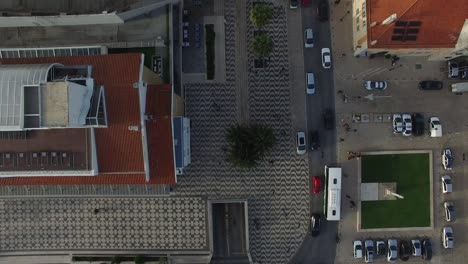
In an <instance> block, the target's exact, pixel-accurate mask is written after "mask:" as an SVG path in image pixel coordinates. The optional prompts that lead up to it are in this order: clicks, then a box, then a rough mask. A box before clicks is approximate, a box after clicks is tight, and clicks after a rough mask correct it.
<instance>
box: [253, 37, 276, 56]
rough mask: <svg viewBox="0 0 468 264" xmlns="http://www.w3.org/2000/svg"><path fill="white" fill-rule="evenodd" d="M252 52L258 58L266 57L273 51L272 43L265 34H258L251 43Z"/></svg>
mask: <svg viewBox="0 0 468 264" xmlns="http://www.w3.org/2000/svg"><path fill="white" fill-rule="evenodd" d="M253 50H254V52H255V53H256V54H257V55H258V56H259V57H261V58H263V57H267V56H268V55H269V54H270V53H271V52H272V51H273V41H272V40H271V38H270V37H269V36H268V35H267V34H265V33H262V34H258V35H257V36H255V39H254V41H253Z"/></svg>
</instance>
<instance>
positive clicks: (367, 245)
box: [364, 240, 374, 263]
mask: <svg viewBox="0 0 468 264" xmlns="http://www.w3.org/2000/svg"><path fill="white" fill-rule="evenodd" d="M364 249H365V255H364V261H365V262H366V263H372V262H374V241H372V240H366V241H364Z"/></svg>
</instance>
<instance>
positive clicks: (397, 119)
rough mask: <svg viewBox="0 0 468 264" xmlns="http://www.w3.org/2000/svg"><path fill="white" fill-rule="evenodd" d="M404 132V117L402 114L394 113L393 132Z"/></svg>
mask: <svg viewBox="0 0 468 264" xmlns="http://www.w3.org/2000/svg"><path fill="white" fill-rule="evenodd" d="M401 132H403V118H401V115H400V114H393V133H395V134H400V133H401Z"/></svg>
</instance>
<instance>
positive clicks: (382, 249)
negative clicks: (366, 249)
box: [376, 240, 387, 256]
mask: <svg viewBox="0 0 468 264" xmlns="http://www.w3.org/2000/svg"><path fill="white" fill-rule="evenodd" d="M376 245H377V255H378V256H385V254H387V247H386V246H385V242H384V241H382V240H377V244H376Z"/></svg>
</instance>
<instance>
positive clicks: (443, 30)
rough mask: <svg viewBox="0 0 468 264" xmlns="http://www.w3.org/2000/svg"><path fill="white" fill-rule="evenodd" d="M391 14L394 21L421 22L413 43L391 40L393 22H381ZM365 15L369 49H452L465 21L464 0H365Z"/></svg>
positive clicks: (467, 4) (466, 6) (467, 6)
mask: <svg viewBox="0 0 468 264" xmlns="http://www.w3.org/2000/svg"><path fill="white" fill-rule="evenodd" d="M394 13H395V14H397V21H419V22H421V26H420V27H418V29H419V32H418V33H416V34H414V35H416V40H414V41H412V40H406V41H401V40H392V36H394V35H395V33H394V29H395V24H396V23H395V22H393V23H390V24H388V25H382V22H383V21H384V20H385V19H386V18H388V17H389V16H390V15H392V14H394ZM366 14H367V19H368V21H367V32H368V35H367V36H368V43H369V48H453V47H455V44H456V43H457V41H458V37H459V34H460V32H461V29H462V27H463V25H464V23H465V19H467V18H468V1H456V3H451V2H446V1H440V0H392V1H389V0H369V1H367V11H366ZM373 22H377V25H375V26H373V27H371V26H370V25H371V24H372V23H373ZM374 40H377V43H376V44H375V45H370V43H371V42H372V41H374Z"/></svg>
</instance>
